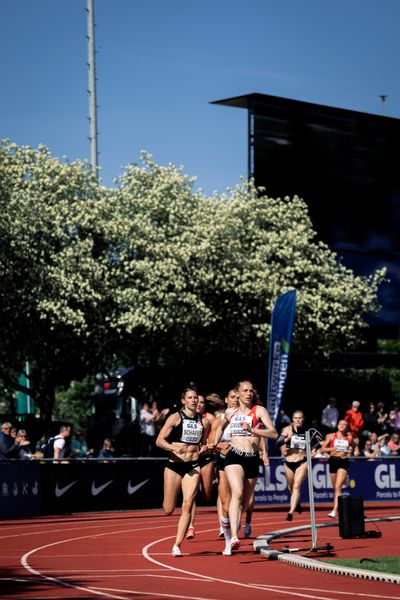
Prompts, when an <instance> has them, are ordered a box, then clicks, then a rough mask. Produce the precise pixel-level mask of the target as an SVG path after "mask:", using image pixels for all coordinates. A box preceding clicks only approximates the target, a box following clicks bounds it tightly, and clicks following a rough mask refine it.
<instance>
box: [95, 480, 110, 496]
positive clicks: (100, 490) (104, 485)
mask: <svg viewBox="0 0 400 600" xmlns="http://www.w3.org/2000/svg"><path fill="white" fill-rule="evenodd" d="M113 481H114V479H110V481H107V482H106V483H103V485H99V486H97V485H96V484H95V482H94V481H92V496H97V495H98V494H101V492H102V491H103V490H105V489H106V487H107V486H108V485H110V483H112V482H113Z"/></svg>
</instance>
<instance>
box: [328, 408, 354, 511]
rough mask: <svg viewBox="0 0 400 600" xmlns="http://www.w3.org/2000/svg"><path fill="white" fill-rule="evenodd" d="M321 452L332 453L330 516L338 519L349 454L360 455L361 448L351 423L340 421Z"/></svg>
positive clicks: (330, 466) (330, 462)
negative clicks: (351, 429)
mask: <svg viewBox="0 0 400 600" xmlns="http://www.w3.org/2000/svg"><path fill="white" fill-rule="evenodd" d="M320 452H323V453H326V454H330V456H329V472H330V474H331V480H332V486H333V488H334V490H335V498H334V503H333V510H332V511H331V512H330V513H329V515H328V516H329V517H331V518H332V519H336V515H337V511H338V504H339V496H341V495H342V486H343V484H344V482H345V480H346V477H347V473H348V471H349V458H348V457H349V456H351V455H352V454H354V456H359V454H360V450H359V447H358V445H357V444H356V442H355V440H354V438H353V435H352V434H351V433H350V432H349V424H348V423H347V421H345V420H344V419H343V420H342V421H339V423H338V425H337V431H336V432H335V433H329V434H328V435H327V436H326V438H325V441H324V443H323V444H322V446H321V449H320Z"/></svg>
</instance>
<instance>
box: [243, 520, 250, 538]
mask: <svg viewBox="0 0 400 600" xmlns="http://www.w3.org/2000/svg"><path fill="white" fill-rule="evenodd" d="M250 536H251V523H246V527H245V528H244V537H245V538H249V537H250Z"/></svg>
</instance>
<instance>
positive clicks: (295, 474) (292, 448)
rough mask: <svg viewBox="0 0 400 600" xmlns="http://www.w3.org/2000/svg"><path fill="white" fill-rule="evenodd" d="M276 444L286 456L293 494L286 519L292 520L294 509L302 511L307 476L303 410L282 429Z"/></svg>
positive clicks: (287, 473)
mask: <svg viewBox="0 0 400 600" xmlns="http://www.w3.org/2000/svg"><path fill="white" fill-rule="evenodd" d="M276 445H277V447H279V446H280V447H281V452H282V455H283V456H284V457H285V473H286V478H287V483H288V488H289V491H290V494H291V498H290V508H289V512H288V514H287V515H286V521H291V520H292V519H293V513H294V511H296V512H298V513H301V504H300V493H301V486H302V483H303V481H304V480H305V478H306V477H307V456H306V432H305V429H304V413H303V412H302V411H301V410H296V411H295V412H294V413H293V416H292V423H291V424H290V425H287V427H284V428H283V429H282V432H281V435H280V436H279V438H278V440H277V442H276Z"/></svg>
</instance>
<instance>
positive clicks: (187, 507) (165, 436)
mask: <svg viewBox="0 0 400 600" xmlns="http://www.w3.org/2000/svg"><path fill="white" fill-rule="evenodd" d="M181 401H182V404H183V408H182V409H181V410H180V411H179V412H176V413H173V414H172V415H170V416H169V417H168V419H167V420H166V422H165V423H164V425H163V427H162V429H161V431H160V433H159V434H158V437H157V440H156V445H157V446H158V447H159V448H162V449H163V450H167V451H169V456H168V461H167V466H166V467H165V469H164V502H163V508H164V511H165V513H166V514H167V515H171V514H172V513H173V512H174V510H175V508H176V501H177V498H178V494H179V492H180V490H182V514H181V516H180V519H179V522H178V531H177V534H176V539H175V544H174V546H173V548H172V556H182V552H181V550H180V545H181V543H182V541H183V538H184V537H185V533H186V530H187V528H188V526H189V523H190V515H191V511H192V506H193V503H194V501H195V498H196V494H197V489H198V486H199V481H200V465H199V455H200V454H201V453H203V452H205V451H207V446H206V445H205V442H206V440H207V434H208V429H209V422H208V421H207V419H204V418H202V416H201V415H200V414H198V413H196V408H197V403H198V395H197V391H196V390H195V389H194V388H191V387H188V388H186V389H185V390H184V392H183V394H182V397H181ZM202 444H204V445H202Z"/></svg>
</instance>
